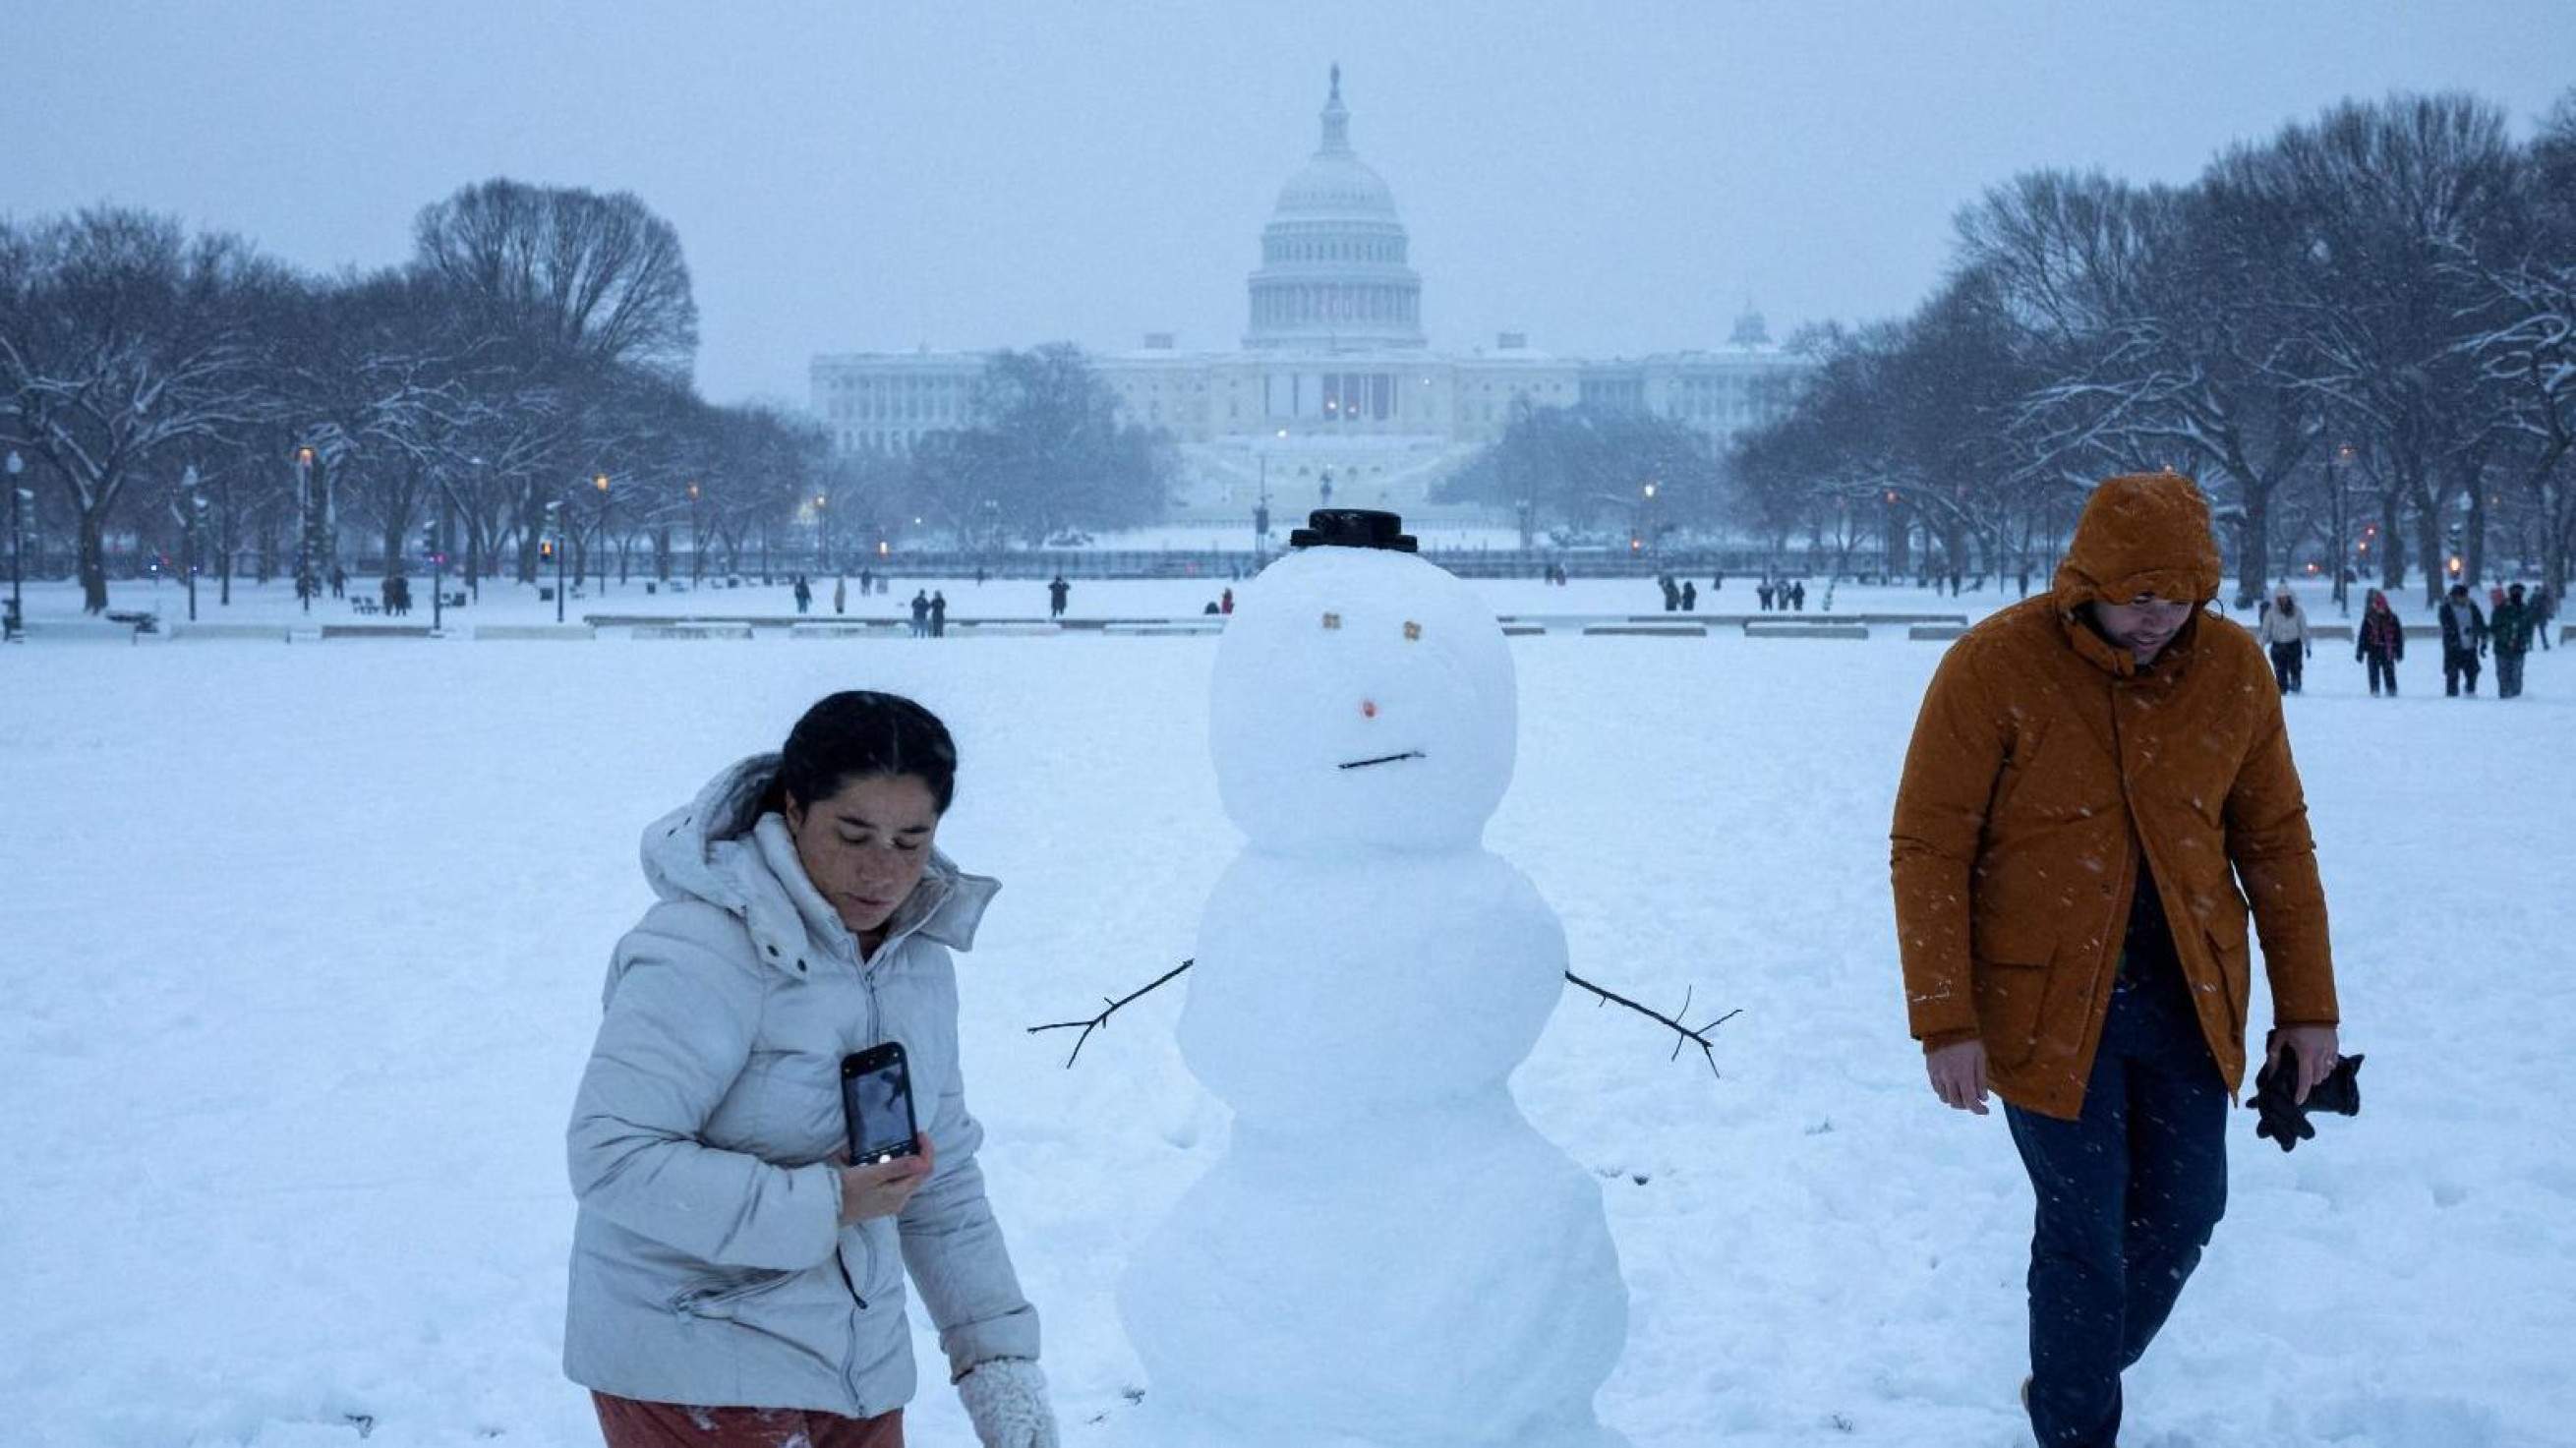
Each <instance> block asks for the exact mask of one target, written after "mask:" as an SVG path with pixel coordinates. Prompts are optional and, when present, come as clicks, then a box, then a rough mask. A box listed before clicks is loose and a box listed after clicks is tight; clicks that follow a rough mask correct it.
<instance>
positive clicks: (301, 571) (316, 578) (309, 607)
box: [295, 447, 322, 614]
mask: <svg viewBox="0 0 2576 1448" xmlns="http://www.w3.org/2000/svg"><path fill="white" fill-rule="evenodd" d="M295 521H296V525H297V529H296V532H297V536H296V540H295V594H296V596H297V597H298V598H301V599H302V600H303V601H304V611H305V612H306V613H308V614H309V613H311V612H313V595H314V594H315V593H317V592H319V591H320V590H321V587H322V577H321V575H320V573H318V572H317V571H316V570H315V566H314V565H315V562H316V560H315V558H314V556H313V554H314V547H313V545H314V541H315V540H314V536H313V535H314V531H315V528H316V520H315V518H314V516H313V449H311V448H309V447H300V448H297V449H296V450H295Z"/></svg>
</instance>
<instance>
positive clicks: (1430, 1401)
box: [1118, 1085, 1627, 1448]
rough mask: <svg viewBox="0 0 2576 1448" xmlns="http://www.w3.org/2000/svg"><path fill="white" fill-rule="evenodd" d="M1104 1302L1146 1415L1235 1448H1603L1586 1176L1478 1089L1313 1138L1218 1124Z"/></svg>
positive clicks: (1242, 1123) (1610, 1268)
mask: <svg viewBox="0 0 2576 1448" xmlns="http://www.w3.org/2000/svg"><path fill="white" fill-rule="evenodd" d="M1118 1300H1119V1311H1120V1315H1121V1317H1122V1318H1123V1319H1124V1321H1125V1323H1126V1326H1127V1335H1128V1340H1129V1341H1130V1342H1131V1343H1132V1344H1134V1346H1135V1348H1136V1353H1137V1357H1138V1359H1139V1360H1140V1362H1141V1363H1142V1365H1143V1366H1144V1369H1145V1373H1146V1386H1147V1389H1148V1392H1149V1393H1150V1394H1153V1395H1154V1396H1150V1397H1149V1398H1148V1399H1147V1403H1148V1404H1149V1405H1150V1406H1152V1407H1154V1408H1155V1409H1156V1410H1157V1411H1158V1414H1159V1413H1168V1414H1175V1415H1187V1416H1189V1417H1192V1418H1200V1419H1206V1420H1210V1421H1213V1422H1217V1423H1223V1424H1231V1425H1235V1426H1236V1427H1237V1428H1238V1429H1250V1430H1253V1436H1249V1437H1244V1438H1242V1439H1240V1440H1239V1441H1241V1442H1243V1443H1245V1444H1247V1445H1253V1444H1267V1443H1271V1442H1279V1443H1290V1442H1294V1443H1297V1444H1299V1445H1301V1448H1317V1445H1322V1444H1325V1443H1338V1442H1344V1441H1347V1442H1349V1443H1350V1444H1352V1445H1354V1448H1358V1445H1363V1444H1365V1445H1368V1448H1398V1445H1404V1448H1411V1445H1423V1448H1432V1445H1438V1448H1488V1445H1490V1448H1554V1445H1557V1444H1561V1443H1562V1444H1571V1445H1587V1448H1588V1445H1590V1444H1594V1443H1600V1442H1605V1441H1606V1442H1611V1443H1615V1442H1616V1441H1617V1440H1616V1439H1615V1438H1611V1439H1606V1440H1605V1439H1603V1438H1601V1437H1599V1436H1598V1430H1597V1428H1596V1427H1595V1426H1594V1421H1595V1420H1594V1418H1593V1414H1592V1402H1593V1398H1594V1395H1595V1394H1596V1393H1597V1392H1598V1391H1599V1389H1600V1386H1601V1384H1602V1382H1603V1381H1605V1380H1606V1379H1607V1378H1608V1377H1609V1376H1610V1373H1611V1371H1612V1369H1613V1368H1615V1367H1616V1366H1617V1364H1618V1360H1619V1352H1620V1348H1621V1346H1622V1345H1623V1344H1624V1343H1625V1341H1626V1339H1627V1289H1626V1287H1625V1286H1624V1285H1623V1284H1622V1283H1621V1281H1620V1277H1619V1262H1618V1254H1617V1251H1616V1249H1615V1248H1614V1247H1613V1246H1612V1245H1611V1241H1610V1233H1609V1227H1608V1224H1607V1223H1606V1222H1605V1221H1604V1220H1603V1216H1602V1210H1601V1188H1600V1183H1599V1182H1598V1181H1596V1180H1595V1179H1594V1178H1593V1177H1592V1176H1591V1174H1590V1173H1588V1172H1585V1171H1584V1170H1582V1169H1581V1168H1580V1167H1578V1166H1576V1165H1575V1164H1574V1163H1573V1162H1572V1161H1570V1160H1568V1159H1567V1158H1566V1156H1565V1153H1563V1152H1562V1151H1559V1150H1558V1149H1557V1148H1556V1147H1555V1146H1554V1145H1552V1144H1551V1143H1549V1142H1548V1141H1547V1140H1546V1139H1545V1138H1544V1137H1541V1136H1540V1135H1539V1134H1538V1133H1537V1132H1536V1131H1534V1130H1532V1129H1531V1127H1530V1125H1529V1123H1528V1122H1527V1121H1525V1120H1523V1119H1522V1117H1521V1115H1520V1111H1519V1109H1518V1108H1517V1107H1516V1106H1515V1105H1514V1104H1513V1102H1512V1099H1511V1097H1510V1096H1509V1095H1508V1094H1506V1093H1505V1091H1504V1090H1503V1089H1502V1088H1501V1087H1500V1086H1499V1085H1497V1086H1496V1087H1494V1088H1493V1089H1492V1090H1491V1091H1490V1092H1487V1093H1483V1094H1480V1095H1479V1096H1476V1097H1472V1098H1467V1099H1462V1100H1458V1101H1453V1102H1448V1103H1442V1104H1440V1105H1437V1106H1432V1105H1425V1106H1420V1107H1417V1108H1414V1109H1412V1110H1410V1111H1405V1112H1401V1113H1399V1112H1394V1111H1385V1112H1380V1113H1378V1114H1377V1115H1376V1116H1374V1117H1373V1118H1371V1119H1370V1120H1369V1121H1368V1122H1367V1129H1366V1130H1364V1131H1359V1132H1355V1133H1350V1134H1347V1135H1335V1136H1331V1137H1326V1138H1320V1139H1319V1138H1314V1137H1309V1136H1306V1135H1304V1134H1302V1133H1298V1134H1286V1133H1281V1132H1278V1131H1276V1130H1270V1131H1265V1130H1262V1129H1260V1128H1259V1127H1258V1126H1257V1125H1256V1124H1255V1123H1253V1122H1250V1121H1246V1120H1244V1119H1242V1118H1239V1117H1238V1118H1237V1120H1236V1122H1235V1126H1234V1134H1233V1138H1232V1141H1231V1143H1230V1145H1229V1147H1228V1150H1227V1154H1226V1155H1225V1156H1224V1157H1223V1158H1222V1159H1220V1160H1219V1161H1218V1162H1217V1164H1216V1165H1215V1166H1214V1167H1212V1168H1210V1169H1209V1171H1208V1174H1207V1175H1206V1176H1204V1177H1202V1178H1200V1179H1199V1181H1198V1182H1197V1183H1196V1184H1195V1185H1193V1186H1192V1187H1191V1188H1190V1190H1189V1191H1188V1192H1186V1193H1184V1194H1183V1196H1182V1198H1181V1200H1180V1201H1179V1202H1178V1203H1176V1204H1175V1205H1174V1207H1173V1211H1172V1215H1171V1216H1170V1218H1168V1219H1167V1220H1166V1221H1165V1222H1164V1224H1163V1225H1162V1227H1161V1228H1160V1229H1158V1230H1157V1231H1156V1232H1155V1233H1154V1234H1153V1235H1152V1236H1151V1237H1149V1238H1148V1239H1147V1240H1146V1242H1145V1243H1144V1245H1143V1246H1142V1247H1141V1248H1140V1250H1139V1251H1138V1253H1137V1255H1136V1257H1135V1259H1134V1260H1133V1261H1132V1262H1131V1263H1130V1264H1129V1266H1128V1269H1127V1272H1126V1274H1125V1275H1124V1276H1123V1277H1122V1278H1121V1279H1120V1282H1119V1288H1118ZM1273 1432H1275V1433H1277V1434H1281V1435H1285V1436H1277V1437H1270V1438H1265V1437H1262V1436H1259V1435H1260V1434H1263V1433H1273ZM1337 1435H1338V1436H1337ZM1173 1441H1174V1442H1175V1443H1179V1442H1184V1441H1187V1442H1192V1443H1199V1442H1209V1443H1214V1442H1226V1441H1238V1440H1234V1439H1227V1438H1223V1437H1214V1438H1205V1437H1192V1438H1175V1439H1174V1440H1173Z"/></svg>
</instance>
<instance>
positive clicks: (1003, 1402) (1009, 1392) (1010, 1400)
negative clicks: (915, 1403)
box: [957, 1358, 1057, 1448]
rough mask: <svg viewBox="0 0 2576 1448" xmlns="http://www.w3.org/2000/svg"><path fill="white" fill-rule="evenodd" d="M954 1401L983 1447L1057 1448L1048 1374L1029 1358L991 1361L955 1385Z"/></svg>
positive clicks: (968, 1373) (980, 1364) (979, 1364)
mask: <svg viewBox="0 0 2576 1448" xmlns="http://www.w3.org/2000/svg"><path fill="white" fill-rule="evenodd" d="M957 1400H958V1401H959V1402H961V1403H964V1404H965V1405H966V1416H967V1417H968V1418H969V1419H971V1420H972V1421H973V1422H974V1424H975V1441H976V1442H978V1443H980V1444H982V1445H983V1448H1057V1443H1056V1430H1055V1410H1054V1409H1053V1408H1051V1407H1049V1406H1048V1405H1047V1386H1046V1374H1045V1373H1044V1372H1041V1371H1039V1369H1038V1365H1037V1364H1036V1363H1034V1362H1031V1361H1029V1360H1028V1359H1027V1358H992V1359H989V1360H987V1361H984V1362H980V1363H977V1364H976V1365H975V1366H974V1367H972V1368H970V1369H968V1370H967V1372H966V1376H964V1377H962V1378H959V1379H958V1380H957Z"/></svg>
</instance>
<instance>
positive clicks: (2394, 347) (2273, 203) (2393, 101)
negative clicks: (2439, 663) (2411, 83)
mask: <svg viewBox="0 0 2576 1448" xmlns="http://www.w3.org/2000/svg"><path fill="white" fill-rule="evenodd" d="M2520 166H2521V160H2520V156H2519V153H2518V152H2517V151H2516V150H2515V148H2514V147H2513V145H2512V144H2511V142H2510V140H2509V139H2508V138H2507V136H2506V132H2505V124H2504V118H2503V116H2502V114H2501V113H2500V112H2498V111H2497V110H2496V109H2495V108H2494V107H2493V106H2491V105H2488V104H2486V103H2485V102H2482V101H2479V100H2476V99H2474V98H2472V97H2468V96H2462V95H2440V96H2395V97H2391V98H2390V99H2389V100H2387V101H2384V102H2381V103H2378V104H2375V105H2365V104H2359V103H2346V104H2343V105H2339V106H2337V107H2335V108H2333V109H2331V110H2329V111H2328V112H2326V114H2325V115H2324V116H2323V117H2321V118H2320V119H2319V120H2317V121H2316V122H2314V123H2312V124H2304V125H2293V126H2290V127H2288V128H2287V129H2285V130H2284V131H2283V132H2282V133H2281V135H2280V136H2279V137H2278V138H2277V139H2276V140H2275V141H2273V142H2272V143H2271V144H2269V145H2267V146H2264V147H2261V148H2248V149H2241V150H2239V151H2237V152H2235V153H2232V154H2231V155H2230V156H2229V157H2228V158H2226V160H2224V161H2222V162H2221V164H2220V167H2219V168H2218V169H2219V171H2220V173H2221V175H2222V177H2223V179H2224V183H2225V184H2226V185H2228V186H2230V187H2232V188H2235V189H2237V190H2239V191H2241V192H2242V193H2243V194H2245V195H2246V196H2247V197H2248V198H2249V204H2251V205H2255V206H2261V207H2270V208H2275V209H2277V211H2278V212H2279V213H2280V214H2282V215H2286V216H2289V217H2293V218H2295V220H2296V225H2297V227H2298V231H2297V235H2296V241H2295V246H2294V248H2293V250H2292V252H2291V255H2292V258H2293V261H2292V263H2291V264H2290V265H2288V266H2286V267H2284V268H2283V269H2282V270H2281V271H2280V272H2279V273H2278V277H2277V281H2278V286H2279V293H2278V295H2279V296H2280V298H2281V302H2282V305H2283V308H2284V313H2283V315H2284V318H2285V331H2286V332H2287V333H2288V336H2289V339H2290V340H2289V344H2288V345H2287V346H2285V347H2284V348H2282V349H2281V352H2280V354H2279V355H2278V357H2277V358H2276V359H2274V362H2273V365H2274V367H2275V368H2276V369H2277V370H2278V371H2279V373H2280V375H2281V376H2283V377H2284V378H2285V379H2287V380H2288V381H2290V382H2291V383H2292V384H2293V385H2295V386H2296V387H2298V388H2300V389H2302V390H2304V391H2306V392H2309V393H2310V394H2312V395H2313V396H2314V397H2315V398H2316V399H2317V400H2318V401H2319V402H2320V403H2321V404H2322V405H2323V407H2324V408H2325V410H2326V412H2327V414H2328V415H2329V416H2330V417H2332V418H2335V419H2338V420H2339V421H2340V422H2343V423H2347V424H2348V425H2349V426H2350V428H2351V429H2352V430H2353V431H2354V432H2355V433H2357V434H2359V435H2360V436H2361V439H2362V440H2363V441H2364V443H2365V451H2366V452H2367V453H2368V454H2369V455H2370V456H2371V457H2372V459H2373V460H2374V461H2375V463H2376V465H2377V467H2378V469H2379V471H2380V476H2381V477H2382V479H2383V480H2384V482H2385V484H2386V486H2387V488H2388V497H2387V504H2388V507H2387V509H2386V511H2387V512H2388V513H2389V514H2390V516H2389V518H2388V522H2389V524H2390V527H2391V529H2392V533H2393V531H2394V529H2395V528H2396V526H2397V524H2398V519H2397V518H2396V517H2395V516H2394V514H2395V511H2396V505H2398V504H2401V503H2402V504H2403V505H2405V506H2406V507H2407V508H2408V509H2410V510H2411V515H2412V521H2413V522H2414V524H2415V552H2416V563H2417V566H2419V567H2420V568H2421V569H2422V570H2423V571H2424V575H2425V587H2426V596H2427V597H2426V601H2427V602H2428V603H2430V602H2431V601H2432V600H2433V599H2435V598H2437V597H2438V596H2439V595H2440V592H2441V587H2442V579H2443V577H2444V576H2445V572H2446V570H2445V568H2444V548H2443V542H2444V535H2443V519H2444V518H2445V516H2446V515H2447V514H2448V512H2449V509H2450V508H2451V506H2452V504H2453V502H2454V500H2464V502H2463V507H2464V511H2465V517H2464V519H2463V523H2464V525H2465V526H2466V527H2467V528H2469V529H2470V530H2471V531H2472V533H2473V534H2474V533H2477V532H2481V531H2482V529H2483V524H2484V519H2485V513H2484V509H2485V506H2486V497H2487V492H2486V486H2485V484H2486V471H2487V468H2488V465H2489V463H2490V461H2491V459H2492V458H2493V457H2494V455H2495V453H2496V449H2497V445H2498V441H2499V438H2498V432H2499V427H2500V414H2501V409H2500V407H2499V406H2498V405H2497V404H2498V396H2497V392H2496V389H2495V386H2494V384H2493V383H2492V382H2491V380H2490V379H2489V378H2488V377H2487V376H2486V375H2485V373H2484V372H2483V370H2482V369H2481V368H2480V367H2479V365H2478V363H2477V361H2476V360H2475V359H2474V357H2473V356H2472V355H2471V353H2470V350H2469V349H2468V347H2467V346H2466V345H2465V344H2469V343H2471V342H2473V340H2474V339H2475V338H2477V337H2479V336H2481V335H2484V334H2486V333H2488V332H2490V331H2493V330H2494V329H2495V327H2496V326H2497V324H2498V323H2499V322H2501V321H2503V320H2504V318H2503V316H2502V314H2501V311H2500V308H2499V305H2498V303H2497V300H2496V298H2495V297H2494V295H2493V294H2492V292H2491V291H2488V290H2486V289H2483V288H2479V287H2476V286H2473V285H2471V284H2470V283H2469V281H2468V279H2467V277H2466V276H2465V274H2464V272H2463V269H2462V266H2461V259H2462V258H2464V257H2492V256H2494V255H2496V253H2497V250H2498V246H2499V231H2500V229H2501V228H2504V227H2505V226H2507V225H2508V224H2509V222H2510V219H2511V216H2512V211H2513V203H2514V199H2515V192H2516V190H2517V188H2518V186H2519V174H2520ZM2390 541H2391V544H2392V547H2393V543H2394V539H2393V537H2392V539H2391V540H2390ZM2468 561H2471V562H2473V561H2474V557H2472V559H2471V560H2468ZM2390 582H2391V585H2392V586H2393V585H2394V582H2395V580H2394V579H2391V580H2390Z"/></svg>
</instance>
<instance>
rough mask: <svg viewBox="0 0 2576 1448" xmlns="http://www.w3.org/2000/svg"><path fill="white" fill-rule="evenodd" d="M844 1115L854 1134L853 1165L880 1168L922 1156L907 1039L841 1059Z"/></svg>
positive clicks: (851, 1144)
mask: <svg viewBox="0 0 2576 1448" xmlns="http://www.w3.org/2000/svg"><path fill="white" fill-rule="evenodd" d="M841 1114H842V1115H843V1116H844V1117H845V1118H847V1120H848V1123H849V1132H850V1164H851V1165H853V1166H875V1165H876V1164H877V1163H879V1162H887V1161H893V1160H894V1159H895V1158H897V1157H903V1156H919V1155H920V1154H921V1145H920V1141H919V1137H920V1135H921V1126H920V1124H919V1123H918V1122H917V1121H915V1120H914V1118H913V1114H912V1070H911V1067H910V1066H909V1065H907V1064H906V1063H905V1061H904V1058H903V1043H902V1042H900V1041H888V1042H886V1043H885V1044H883V1045H880V1046H870V1047H868V1048H867V1049H866V1050H864V1051H853V1052H851V1053H850V1054H849V1055H846V1056H843V1057H842V1058H841Z"/></svg>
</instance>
